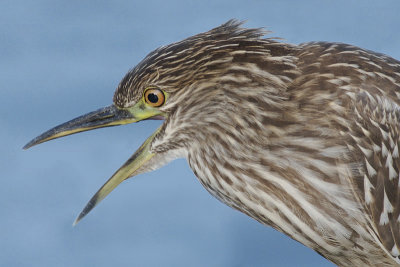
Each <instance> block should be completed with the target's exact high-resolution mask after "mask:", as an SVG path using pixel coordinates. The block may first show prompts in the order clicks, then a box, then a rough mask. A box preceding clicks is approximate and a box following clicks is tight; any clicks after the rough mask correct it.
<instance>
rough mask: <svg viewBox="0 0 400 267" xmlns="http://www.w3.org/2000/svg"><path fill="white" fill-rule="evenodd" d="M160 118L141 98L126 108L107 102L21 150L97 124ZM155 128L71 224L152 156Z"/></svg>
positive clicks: (104, 125) (49, 131)
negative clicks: (151, 147)
mask: <svg viewBox="0 0 400 267" xmlns="http://www.w3.org/2000/svg"><path fill="white" fill-rule="evenodd" d="M163 117H164V114H162V113H161V112H160V111H159V110H158V109H155V108H153V107H150V106H147V105H145V104H144V103H143V101H139V102H138V103H137V104H136V105H134V106H133V107H131V108H126V109H120V108H117V107H116V106H114V105H111V106H109V107H105V108H102V109H99V110H96V111H93V112H90V113H88V114H86V115H83V116H80V117H78V118H75V119H73V120H70V121H68V122H66V123H63V124H61V125H59V126H56V127H54V128H52V129H50V130H48V131H46V132H44V133H43V134H41V135H39V136H38V137H36V138H34V139H33V140H31V141H30V142H29V143H28V144H26V145H25V146H24V149H28V148H30V147H32V146H34V145H37V144H40V143H43V142H46V141H49V140H52V139H55V138H59V137H62V136H67V135H70V134H74V133H79V132H83V131H88V130H92V129H97V128H101V127H109V126H116V125H121V124H127V123H132V122H137V121H140V120H144V119H161V118H163ZM158 131H159V130H157V131H156V132H154V133H153V134H152V135H151V136H150V137H149V138H148V139H147V140H146V141H145V142H144V143H143V145H142V146H141V147H140V148H139V149H138V150H137V151H136V152H135V153H134V154H133V155H132V157H130V158H129V159H128V161H127V162H125V163H124V165H122V167H121V168H119V170H118V171H116V172H115V173H114V175H113V176H112V177H111V178H110V179H109V180H108V181H107V182H106V183H105V184H104V185H103V186H102V187H101V188H100V189H99V190H98V191H97V193H96V194H95V195H94V196H93V197H92V198H91V199H90V201H89V203H88V204H87V205H86V207H85V208H84V209H83V211H82V212H81V213H80V214H79V216H78V217H77V219H76V220H75V222H74V225H75V224H77V223H78V222H79V221H80V220H81V219H82V218H83V217H84V216H85V215H86V214H88V213H89V212H90V211H91V210H92V209H93V208H94V207H95V206H96V205H97V204H99V203H100V201H102V200H103V199H104V198H105V197H106V196H107V195H108V194H109V193H110V192H111V191H112V190H113V189H114V188H116V187H117V186H118V185H119V184H120V183H121V182H122V181H124V180H125V179H127V178H129V177H131V176H133V175H135V172H136V171H137V170H138V169H139V168H140V167H141V166H143V164H145V163H146V162H147V161H148V160H150V159H151V158H152V157H153V156H154V154H153V153H151V152H150V145H151V141H152V140H153V138H154V137H155V135H156V134H157V133H158Z"/></svg>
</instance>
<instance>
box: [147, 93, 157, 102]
mask: <svg viewBox="0 0 400 267" xmlns="http://www.w3.org/2000/svg"><path fill="white" fill-rule="evenodd" d="M147 99H148V100H149V101H150V102H151V103H157V102H158V96H157V95H156V94H153V93H150V94H149V95H148V96H147Z"/></svg>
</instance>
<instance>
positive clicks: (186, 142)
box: [114, 21, 400, 266]
mask: <svg viewBox="0 0 400 267" xmlns="http://www.w3.org/2000/svg"><path fill="white" fill-rule="evenodd" d="M240 24H241V23H238V22H237V21H229V22H227V23H226V24H224V25H222V26H220V27H217V28H215V29H213V30H211V31H209V32H206V33H202V34H199V35H195V36H193V37H190V38H188V39H185V40H183V41H181V42H177V43H174V44H171V45H168V46H165V47H161V48H159V49H157V50H155V51H154V52H152V53H151V54H149V55H148V56H147V57H146V58H145V59H144V60H143V61H142V62H141V63H139V64H138V66H137V67H135V68H134V69H132V70H131V71H130V72H129V73H128V74H127V75H126V76H125V78H124V79H123V80H122V81H121V83H120V85H119V87H118V89H117V91H116V93H115V96H114V102H115V104H116V105H117V106H120V107H129V106H131V105H134V104H135V103H136V102H137V101H138V100H139V99H140V98H141V97H142V94H143V91H144V90H145V89H146V88H147V87H149V86H157V87H159V88H161V89H162V90H164V91H166V92H167V93H168V94H169V97H168V99H167V102H166V103H165V105H164V106H163V107H161V109H162V110H163V111H164V112H165V113H166V114H167V118H166V120H165V122H164V124H163V126H162V129H161V131H160V132H159V134H158V135H157V136H156V138H155V139H154V140H153V143H152V151H153V152H154V153H156V154H157V156H156V157H154V158H153V159H152V160H151V161H150V162H149V163H148V164H147V165H146V166H145V167H146V168H149V166H151V169H155V168H157V167H159V166H161V165H162V164H164V163H165V162H167V161H169V160H171V159H173V158H176V157H185V158H187V160H188V162H189V165H190V167H191V168H192V170H193V172H194V173H195V175H196V176H197V177H198V179H199V181H200V182H201V184H202V185H203V186H204V187H205V188H206V189H207V190H208V191H209V192H210V193H211V194H212V195H214V196H215V197H216V198H218V199H219V200H221V201H222V202H224V203H226V204H227V205H229V206H231V207H233V208H235V209H237V210H240V211H241V212H243V213H245V214H247V215H249V216H250V217H252V218H254V219H256V220H258V221H259V222H261V223H263V224H266V225H270V226H272V227H274V228H275V229H277V230H279V231H281V232H283V233H285V234H287V235H289V236H290V237H292V238H293V239H295V240H297V241H299V242H301V243H303V244H304V245H306V246H308V247H310V248H312V249H314V250H315V251H317V252H318V253H320V254H321V255H322V256H324V257H326V258H327V259H329V260H330V261H332V262H333V263H335V264H337V265H340V266H366V265H370V266H378V265H379V266H392V265H396V264H399V262H400V261H399V255H400V252H399V251H400V229H399V223H400V217H399V216H400V184H399V167H400V166H399V165H400V159H399V137H400V136H399V116H400V110H399V103H400V62H399V61H397V60H395V59H393V58H390V57H388V56H385V55H383V54H378V53H375V52H371V51H367V50H363V49H361V48H358V47H355V46H351V45H346V44H340V43H324V42H312V43H305V44H300V45H290V44H285V43H282V42H278V41H277V40H274V39H268V38H263V37H262V36H263V35H264V34H265V32H264V31H263V30H260V29H245V28H241V25H240ZM145 167H143V168H145Z"/></svg>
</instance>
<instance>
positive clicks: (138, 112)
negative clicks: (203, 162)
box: [24, 20, 293, 223]
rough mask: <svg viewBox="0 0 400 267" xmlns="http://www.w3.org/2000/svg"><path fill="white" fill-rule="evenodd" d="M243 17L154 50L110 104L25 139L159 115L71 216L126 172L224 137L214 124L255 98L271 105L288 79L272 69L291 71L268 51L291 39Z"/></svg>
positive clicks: (229, 123)
mask: <svg viewBox="0 0 400 267" xmlns="http://www.w3.org/2000/svg"><path fill="white" fill-rule="evenodd" d="M240 25H241V23H240V22H237V21H235V20H231V21H228V22H227V23H225V24H223V25H221V26H219V27H217V28H214V29H212V30H210V31H208V32H205V33H201V34H198V35H195V36H192V37H189V38H187V39H185V40H183V41H180V42H177V43H173V44H171V45H168V46H164V47H161V48H158V49H156V50H154V51H153V52H151V53H150V54H149V55H148V56H147V57H146V58H144V59H143V60H142V61H141V62H140V63H139V64H138V65H137V66H136V67H135V68H133V69H132V70H130V71H129V72H128V73H127V74H126V75H125V77H124V78H123V79H122V81H121V82H120V84H119V86H118V88H117V89H116V92H115V95H114V98H113V104H112V105H110V106H108V107H105V108H101V109H99V110H96V111H93V112H90V113H88V114H85V115H83V116H80V117H77V118H75V119H73V120H70V121H68V122H66V123H63V124H61V125H59V126H56V127H54V128H52V129H50V130H48V131H46V132H44V133H43V134H41V135H39V136H38V137H36V138H34V139H33V140H32V141H30V142H29V143H28V144H26V145H25V147H24V149H27V148H30V147H32V146H34V145H37V144H40V143H43V142H46V141H49V140H52V139H55V138H59V137H63V136H67V135H70V134H74V133H78V132H82V131H88V130H92V129H97V128H101V127H109V126H116V125H123V124H128V123H133V122H138V121H141V120H148V119H162V120H164V122H163V124H162V125H161V127H160V128H158V129H157V130H156V131H155V132H154V133H153V134H152V135H151V136H150V137H149V138H148V139H147V140H146V141H145V142H144V143H143V144H142V146H141V147H140V148H139V149H138V150H137V151H136V152H135V153H134V154H133V155H132V156H131V157H130V158H129V159H128V161H126V162H125V163H124V164H123V165H122V167H121V168H120V169H118V170H117V171H116V172H115V173H114V175H113V176H112V177H111V178H110V179H109V180H108V181H107V182H106V183H105V184H104V185H103V186H102V187H101V188H100V189H99V190H98V191H97V193H96V194H95V195H94V196H93V197H92V199H91V200H90V201H89V203H88V204H87V206H86V207H85V208H84V210H83V211H82V212H81V214H80V215H79V216H78V218H77V219H76V221H75V223H77V222H78V221H79V220H80V219H82V218H83V217H84V216H85V215H86V214H87V213H88V212H90V210H92V209H93V208H94V207H95V206H96V205H97V204H98V203H99V202H100V201H101V200H103V199H104V198H105V197H106V196H107V195H108V194H109V193H110V192H111V191H112V190H113V189H114V188H116V187H117V186H118V185H119V184H120V183H121V182H122V181H124V180H125V179H127V178H129V177H132V176H135V175H137V174H139V173H143V172H147V171H150V170H154V169H157V168H159V167H161V166H162V165H164V164H165V163H167V162H169V161H170V160H172V159H175V158H178V157H187V154H188V153H189V152H190V150H191V149H193V147H195V146H202V145H206V144H207V143H210V142H213V141H215V140H217V141H218V140H219V141H220V144H221V142H224V141H223V140H222V139H223V138H219V137H218V134H215V132H213V129H215V127H218V125H221V124H223V125H224V127H225V128H224V131H226V132H227V133H229V132H235V131H236V130H237V123H239V124H240V123H241V122H240V121H238V120H241V118H242V119H246V118H245V117H246V115H245V114H246V113H249V114H250V113H251V114H253V113H254V114H255V113H257V110H255V109H256V108H257V103H259V102H260V101H263V100H265V101H264V102H265V103H266V104H267V105H271V108H272V109H273V108H274V106H276V103H278V102H279V101H280V100H282V98H283V97H284V93H283V92H284V90H283V89H284V88H285V84H286V83H285V80H284V79H283V78H279V77H278V78H277V77H275V75H273V74H274V73H272V72H273V71H278V70H279V71H280V73H284V72H285V71H287V73H290V71H291V69H292V68H293V67H292V66H293V64H292V65H290V64H286V63H287V62H286V61H288V60H287V59H284V58H279V59H278V58H275V59H274V60H266V58H273V57H276V56H277V55H281V54H286V55H287V54H288V52H287V51H285V50H288V47H286V46H280V45H279V43H278V42H275V41H273V40H269V39H261V36H263V35H264V34H265V32H264V31H263V30H260V29H245V28H241V27H240ZM272 44H274V45H275V46H272ZM268 46H271V47H270V48H268ZM285 60H286V61H285ZM265 64H270V66H267V67H268V68H269V69H271V71H269V72H266V71H265V67H266V66H264V65H265ZM286 76H289V74H288V75H286ZM282 77H283V76H282ZM258 87H260V88H261V87H262V90H261V89H260V90H257V88H258ZM265 88H268V89H267V90H266V89H265ZM239 114H240V116H239V117H238V115H239ZM235 120H236V122H235ZM242 122H243V121H242ZM243 123H245V122H243ZM248 123H251V122H248ZM235 129H236V130H235ZM210 136H214V138H209V137H210ZM223 145H224V146H227V144H225V143H224V144H223Z"/></svg>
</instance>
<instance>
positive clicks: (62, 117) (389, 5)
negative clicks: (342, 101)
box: [0, 0, 400, 266]
mask: <svg viewBox="0 0 400 267" xmlns="http://www.w3.org/2000/svg"><path fill="white" fill-rule="evenodd" d="M0 13H1V15H0V104H1V105H0V125H1V126H0V129H1V130H0V147H1V152H2V153H1V154H0V170H1V176H0V177H1V178H0V214H1V218H0V266H332V265H331V264H330V263H329V262H328V261H327V260H325V259H324V258H322V257H321V256H319V255H318V254H317V253H315V252H313V251H312V250H311V249H308V248H306V247H304V246H303V245H301V244H299V243H297V242H295V241H293V240H291V239H290V238H288V237H286V236H285V235H283V234H281V233H279V232H277V231H275V230H273V229H272V228H270V227H265V226H263V225H261V224H259V223H258V222H256V221H254V220H252V219H250V218H248V217H247V216H245V215H243V214H241V213H239V212H237V211H235V210H232V209H230V208H228V207H227V206H225V205H223V204H222V203H220V202H218V201H217V200H216V199H214V198H213V197H211V196H210V195H209V194H208V193H207V192H206V190H205V189H204V188H203V187H202V186H201V185H200V183H199V182H198V181H197V179H196V178H195V176H194V175H193V173H192V172H191V170H190V168H189V167H188V164H187V163H186V161H185V160H176V161H174V162H172V163H170V164H169V165H167V166H165V167H163V168H161V169H159V170H157V171H154V172H152V173H148V174H143V175H140V176H137V177H135V178H134V179H131V180H128V181H126V182H124V183H123V184H121V185H120V186H119V187H118V188H117V189H116V190H114V191H113V192H112V193H111V194H110V195H109V196H108V197H107V199H105V200H104V201H103V202H102V203H101V204H100V205H99V206H98V207H96V208H95V209H94V210H93V211H92V212H91V213H90V214H89V215H88V216H87V217H86V218H85V219H84V220H83V221H81V222H80V223H79V224H78V225H77V226H76V227H72V222H73V220H74V219H75V217H76V216H77V215H78V213H79V212H80V211H81V209H82V208H83V207H84V206H85V204H86V203H87V201H88V200H89V199H90V198H91V196H92V195H93V194H94V193H95V192H96V191H97V189H98V188H99V187H100V186H101V185H102V184H103V183H104V182H105V181H106V180H107V179H108V178H109V177H110V176H111V175H112V174H113V173H114V171H115V170H117V169H118V168H119V167H120V166H121V165H122V164H123V163H124V162H125V161H126V160H127V159H128V158H129V157H130V156H131V155H132V154H133V153H134V151H135V150H136V149H137V148H138V147H139V146H140V144H141V143H142V142H143V141H144V140H145V139H146V138H147V137H148V136H149V135H150V134H151V133H152V132H153V131H154V130H155V129H156V128H157V127H158V126H159V125H160V123H161V122H160V121H145V122H140V123H137V124H131V125H127V126H121V127H113V128H106V129H100V130H96V131H90V132H85V133H81V134H78V135H73V136H69V137H65V138H62V139H57V140H54V141H52V142H48V143H45V144H41V145H39V146H37V147H33V148H31V149H30V150H27V151H24V150H22V146H23V145H24V144H25V143H27V142H28V141H29V140H30V139H32V138H33V137H35V136H37V135H38V134H40V133H42V132H43V131H45V130H47V129H49V128H51V127H53V126H56V125H58V124H59V123H62V122H65V121H67V120H69V119H72V118H74V117H76V116H79V115H81V114H84V113H87V112H89V111H92V110H95V109H97V108H100V107H103V106H106V105H109V104H111V103H112V96H113V93H114V90H115V88H116V86H117V85H118V83H119V81H120V79H121V78H122V77H123V76H124V75H125V73H126V72H127V71H128V70H129V69H130V68H132V67H133V66H135V65H136V64H137V63H138V62H139V61H140V60H141V59H142V58H143V57H144V56H145V55H146V54H147V53H149V52H150V51H152V50H153V49H155V48H157V47H158V46H160V45H167V44H169V43H171V42H175V41H179V40H181V39H183V38H186V37H188V36H191V35H193V34H196V33H199V32H204V31H207V30H209V29H211V28H213V27H215V26H218V25H220V24H222V23H224V22H225V21H227V20H228V19H230V18H238V19H241V20H247V23H246V26H248V27H266V28H267V29H268V30H271V31H273V32H274V33H273V36H279V37H283V38H285V39H286V41H287V42H290V43H295V44H297V43H301V42H307V41H313V40H321V41H322V40H323V41H338V42H345V43H351V44H354V45H358V46H360V47H363V48H367V49H371V50H374V51H378V52H382V53H385V54H388V55H390V56H392V57H394V58H397V59H400V48H399V47H400V35H399V27H400V16H399V14H400V1H397V0H392V1H366V0H363V1H361V0H360V1H351V0H341V1H339V0H336V1H321V0H315V1H282V0H279V1H256V0H253V1H243V0H241V1H232V0H229V1H228V0H227V1H215V0H214V1H204V0H203V1H198V2H197V3H195V2H194V1H153V0H147V1H140V2H139V1H43V0H37V1H18V0H17V1H15V0H12V1H4V0H0Z"/></svg>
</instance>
